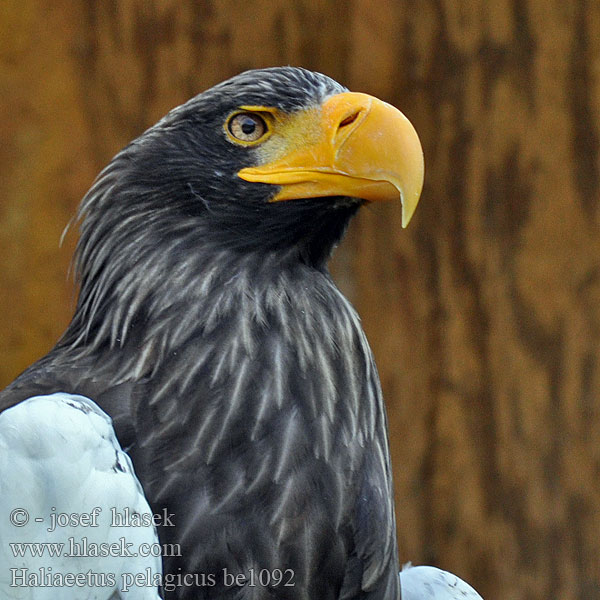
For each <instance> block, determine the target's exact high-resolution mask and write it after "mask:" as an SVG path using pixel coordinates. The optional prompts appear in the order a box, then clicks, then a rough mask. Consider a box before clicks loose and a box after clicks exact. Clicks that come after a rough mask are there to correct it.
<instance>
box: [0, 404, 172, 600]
mask: <svg viewBox="0 0 600 600" xmlns="http://www.w3.org/2000/svg"><path fill="white" fill-rule="evenodd" d="M98 508H99V509H101V510H100V511H98ZM111 508H114V509H115V510H116V511H119V513H123V511H124V510H125V509H127V510H129V512H130V514H134V513H137V514H139V515H143V514H145V515H150V513H151V510H150V507H149V506H148V503H147V501H146V498H145V496H144V493H143V490H142V488H141V486H140V483H139V481H138V480H137V478H136V476H135V473H134V471H133V466H132V464H131V461H130V459H129V457H128V456H127V454H126V453H125V452H123V450H122V449H121V447H120V445H119V443H118V441H117V439H116V436H115V433H114V430H113V427H112V422H111V420H110V418H109V417H108V416H107V415H106V414H105V413H104V412H103V411H102V410H100V408H99V407H98V406H97V405H96V404H94V402H92V401H91V400H89V399H88V398H85V397H83V396H75V395H71V394H66V393H56V394H51V395H48V396H36V397H33V398H29V399H28V400H26V401H24V402H21V403H19V404H17V405H16V406H14V407H12V408H9V409H7V410H5V411H4V412H2V413H1V414H0V597H2V598H10V599H19V600H21V599H35V600H51V599H52V600H56V599H57V598H60V599H61V600H108V599H109V598H122V599H123V600H125V599H127V600H158V598H159V595H158V591H157V587H156V583H155V582H156V581H157V578H160V576H161V559H160V556H149V557H146V556H141V555H140V554H147V553H152V554H156V553H157V551H158V548H159V546H158V538H157V535H156V529H155V527H154V526H153V525H151V524H150V525H148V526H142V527H127V528H123V527H113V526H111V523H112V514H111ZM94 509H96V512H97V513H98V514H97V517H96V518H95V520H94V517H93V511H94ZM13 511H17V512H16V513H14V512H13ZM18 511H21V512H18ZM24 511H26V512H24ZM59 513H60V514H66V515H75V516H76V517H75V518H77V516H78V515H89V516H88V517H83V519H84V521H85V520H86V518H87V525H84V524H83V523H82V524H79V525H78V524H76V523H73V522H71V523H69V524H68V525H66V526H57V527H56V528H55V529H54V531H48V530H49V529H52V521H53V518H52V515H57V514H59ZM11 515H12V519H14V520H15V521H23V520H24V519H25V518H26V515H27V516H28V519H29V520H28V522H27V523H26V524H24V525H22V526H17V525H15V524H14V523H13V522H11ZM64 518H66V517H64ZM36 519H37V520H38V521H39V522H36ZM55 519H56V517H55ZM69 520H71V518H70V517H69ZM93 525H95V526H93ZM84 538H85V539H86V541H87V548H84V546H83V544H84V543H85V542H84ZM121 538H124V540H121ZM23 543H27V544H37V546H26V547H24V546H20V547H19V548H20V551H19V548H18V547H17V546H15V544H23ZM11 544H12V545H11ZM40 544H41V545H40ZM48 544H54V546H48ZM60 544H63V546H60ZM75 544H79V546H76V545H75ZM102 544H104V546H102ZM111 544H115V546H110V545H111ZM126 544H130V545H129V546H126ZM124 548H127V551H124ZM73 550H75V552H73ZM52 552H54V553H56V554H57V555H56V556H50V553H52ZM19 553H21V554H23V555H22V556H19V555H18V554H19ZM36 553H37V554H38V556H34V554H36ZM78 553H79V554H87V556H75V554H78ZM102 553H104V554H109V555H107V556H97V554H102ZM130 553H137V554H138V556H126V555H124V554H130ZM40 554H41V555H40ZM90 554H91V555H90ZM68 574H71V575H68ZM77 574H79V579H76V575H77ZM136 574H143V575H144V576H145V578H144V581H143V584H142V585H132V586H131V587H130V588H129V589H128V590H127V589H125V588H126V587H128V586H126V585H124V584H126V583H128V582H130V581H131V579H130V576H135V575H136ZM111 576H112V578H114V584H112V585H111ZM24 577H26V578H27V579H24ZM48 577H50V579H49V578H48ZM60 577H62V578H63V579H62V580H61V579H60ZM140 577H141V575H140ZM36 578H37V579H36ZM24 581H27V582H32V583H34V584H35V583H38V584H48V583H49V584H50V585H47V586H46V587H42V586H41V585H37V586H36V585H29V584H28V583H26V584H23V583H24ZM61 582H62V583H64V585H63V586H62V587H60V585H57V584H60V583H61ZM151 582H154V583H153V584H152V583H151ZM139 583H142V581H141V580H140V581H139ZM19 584H20V585H19Z"/></svg>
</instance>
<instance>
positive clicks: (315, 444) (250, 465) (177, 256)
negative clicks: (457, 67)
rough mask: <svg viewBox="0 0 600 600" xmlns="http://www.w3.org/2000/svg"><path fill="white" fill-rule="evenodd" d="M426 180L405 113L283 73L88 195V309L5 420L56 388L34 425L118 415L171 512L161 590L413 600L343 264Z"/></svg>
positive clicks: (32, 457)
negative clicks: (350, 242)
mask: <svg viewBox="0 0 600 600" xmlns="http://www.w3.org/2000/svg"><path fill="white" fill-rule="evenodd" d="M423 174H424V166H423V153H422V149H421V145H420V142H419V138H418V136H417V134H416V132H415V129H414V128H413V126H412V125H411V123H410V122H409V121H408V119H407V118H406V117H405V116H404V115H403V114H402V113H401V112H400V111H399V110H397V109H396V108H394V107H393V106H391V105H389V104H387V103H386V102H383V101H381V100H378V99H377V98H374V97H372V96H370V95H367V94H363V93H354V92H349V91H348V90H347V89H346V88H345V87H343V86H342V85H340V84H339V83H337V82H336V81H334V80H332V79H331V78H329V77H327V76H325V75H322V74H319V73H315V72H311V71H308V70H305V69H302V68H295V67H280V68H268V69H259V70H252V71H247V72H244V73H242V74H240V75H237V76H235V77H233V78H231V79H229V80H227V81H225V82H223V83H220V84H218V85H216V86H214V87H213V88H211V89H209V90H207V91H205V92H203V93H201V94H199V95H197V96H196V97H194V98H192V99H191V100H189V101H188V102H186V103H185V104H183V105H181V106H179V107H177V108H175V109H174V110H172V111H171V112H169V113H168V114H167V115H166V116H165V117H164V118H163V119H162V120H160V121H159V122H158V123H157V124H156V125H154V126H153V127H151V128H150V129H148V130H147V131H146V132H145V133H143V134H142V135H141V136H140V137H138V138H137V139H136V140H134V141H133V142H131V143H130V144H129V145H128V146H127V147H125V148H124V149H123V150H122V151H121V152H119V153H118V154H117V155H116V156H115V158H114V159H113V160H112V161H111V162H110V164H109V165H108V166H107V167H106V168H105V169H104V170H103V171H102V172H101V173H100V175H99V176H98V177H97V179H96V181H95V182H94V184H93V185H92V187H91V189H90V190H89V192H88V193H87V194H86V195H85V197H84V198H83V200H82V202H81V205H80V208H79V211H78V213H77V215H76V218H77V220H78V223H79V231H80V237H79V241H78V245H77V248H76V255H75V269H76V273H77V277H78V282H79V293H78V299H77V303H76V307H75V311H74V316H73V318H72V321H71V322H70V324H69V326H68V328H67V329H66V331H65V333H64V335H63V336H62V337H61V339H60V340H59V341H58V342H57V344H56V346H55V347H54V348H53V349H52V350H51V351H50V352H49V353H48V354H47V355H46V356H44V357H43V358H41V359H40V360H39V361H38V362H36V363H35V364H34V365H32V366H31V367H30V368H28V369H27V370H26V371H25V372H24V373H23V374H21V375H20V376H19V377H18V378H17V379H16V380H15V381H14V382H13V383H12V384H10V385H9V386H8V387H7V388H6V389H5V390H4V391H3V392H1V393H0V411H5V412H7V413H8V412H9V410H14V408H17V405H19V403H24V402H29V401H30V400H31V399H33V398H39V397H44V396H46V397H48V396H54V398H55V400H56V394H58V395H59V399H58V400H56V402H55V404H56V405H57V407H58V408H57V412H56V413H55V414H54V413H53V412H52V411H51V410H50V408H51V407H50V406H49V405H48V404H45V405H42V406H43V407H45V408H44V409H43V410H41V412H39V415H41V416H38V417H37V422H38V426H40V427H41V425H43V426H44V427H46V428H50V429H52V428H55V427H58V426H59V422H60V421H61V420H62V419H63V417H61V415H62V414H63V413H64V411H65V410H67V409H68V408H69V407H70V409H71V410H72V411H76V412H79V413H81V415H82V416H86V418H87V417H89V412H90V411H92V412H93V411H95V410H96V409H97V410H98V411H99V413H98V414H96V413H94V414H95V419H96V420H95V421H94V422H100V421H102V419H101V415H102V414H104V413H106V414H107V415H108V416H109V417H110V418H111V419H112V427H113V428H114V432H115V435H116V439H115V440H112V442H111V440H109V437H110V436H109V437H107V435H108V434H106V435H105V434H102V435H100V437H101V438H102V439H103V440H104V442H105V443H109V442H110V443H111V444H112V446H111V447H112V448H113V452H114V457H113V458H114V460H113V463H110V464H111V465H112V467H111V468H112V472H115V469H116V471H119V469H118V468H117V465H118V464H121V465H125V463H126V461H124V459H123V458H122V456H121V454H119V453H120V452H124V453H126V455H127V456H128V457H130V459H131V461H132V463H133V468H134V469H135V474H136V475H137V477H138V478H139V481H140V482H141V486H142V488H143V496H144V497H145V499H146V500H147V502H148V505H149V508H150V510H151V512H152V514H153V515H159V516H160V515H162V514H164V515H166V518H164V519H163V520H162V521H161V520H160V519H158V520H157V522H155V523H154V525H156V526H157V528H158V536H159V540H160V544H161V546H162V547H163V548H171V549H172V550H176V551H171V552H164V553H163V555H162V570H163V574H162V577H163V581H162V583H161V586H162V593H163V594H164V597H165V598H168V599H177V600H186V599H194V600H198V599H202V598H220V599H234V598H235V599H250V598H252V599H263V598H273V597H277V598H281V599H286V598H289V599H292V598H293V599H294V600H308V599H311V600H314V599H316V598H318V599H319V600H334V599H336V600H338V599H340V600H341V599H346V600H350V599H356V600H358V599H359V598H360V599H361V600H379V599H382V600H383V599H385V600H388V599H397V598H399V597H400V588H399V586H400V579H399V576H398V571H399V563H398V549H397V542H396V527H395V517H394V505H393V489H392V473H391V467H390V457H389V450H388V433H387V422H386V411H385V406H384V401H383V398H382V393H381V387H380V383H379V379H378V375H377V369H376V366H375V363H374V360H373V356H372V353H371V350H370V348H369V345H368V342H367V339H366V337H365V334H364V332H363V330H362V328H361V325H360V320H359V318H358V316H357V314H356V312H355V310H354V309H353V307H352V306H351V305H350V303H349V302H348V300H347V299H346V298H345V297H344V296H343V295H342V293H341V292H340V291H339V290H338V288H337V287H336V285H335V283H334V282H333V280H332V278H331V276H330V274H329V272H328V268H327V263H328V260H329V258H330V256H331V254H332V252H333V250H334V248H335V247H336V245H337V244H338V243H339V242H340V240H341V238H342V237H343V235H344V232H345V231H346V228H347V226H348V224H349V222H350V220H351V219H352V217H353V216H354V215H355V214H356V213H357V211H358V210H359V209H360V207H361V206H363V205H364V204H367V203H370V202H376V201H380V200H400V201H401V202H402V224H403V226H406V225H407V224H408V222H409V221H410V219H411V217H412V215H413V212H414V210H415V208H416V205H417V202H418V200H419V196H420V193H421V189H422V185H423ZM81 398H83V399H84V400H82V399H81ZM86 399H87V400H86ZM88 400H89V401H91V402H92V403H93V406H94V407H96V408H91V407H90V405H89V404H87V403H86V402H87V401H88ZM65 402H66V403H67V404H66V405H65ZM11 407H12V408H11ZM34 412H36V411H34ZM3 414H4V413H3ZM11 414H14V413H11ZM36 414H38V413H37V412H36ZM53 414H54V416H53ZM32 418H33V417H32ZM78 418H79V417H78ZM15 419H16V417H11V419H10V421H11V422H14V420H15ZM16 420H17V421H19V420H18V419H16ZM40 420H41V421H42V423H40ZM20 422H23V419H21V421H20ZM24 422H27V419H24ZM81 422H82V423H84V422H85V423H91V421H89V420H86V421H81ZM82 426H83V425H82ZM44 427H41V430H42V431H43V429H44ZM86 427H87V426H86ZM69 430H71V431H73V435H76V433H75V432H76V430H77V427H75V426H73V427H71V428H70V429H67V431H69ZM11 431H12V429H11ZM17 433H18V428H17ZM13 434H15V432H14V431H13ZM15 435H16V434H15ZM23 435H26V432H23ZM38 435H39V434H38ZM42 435H44V436H45V435H46V433H43V434H42ZM65 435H66V434H65ZM33 437H35V436H33ZM55 437H60V436H55ZM63 438H64V435H63ZM7 439H10V436H9V438H7ZM90 439H91V437H90ZM94 439H96V438H94ZM117 440H118V444H117V443H116V441H117ZM19 447H20V446H19V444H18V442H17V441H14V442H12V443H9V444H8V445H7V447H6V452H9V453H10V452H11V451H13V450H14V451H15V452H16V451H17V449H18V448H19ZM69 447H70V445H67V447H66V448H65V450H64V452H67V451H68V448H69ZM77 447H78V446H77V444H73V448H72V450H73V453H77V452H78V451H77ZM99 447H100V444H99ZM102 447H104V446H102ZM3 452H4V450H3ZM26 456H28V457H29V459H28V460H29V461H32V462H33V463H36V461H37V467H39V466H40V464H41V462H40V461H42V460H43V456H42V454H41V453H40V452H33V451H31V452H29V454H26ZM65 460H66V458H65ZM108 464H109V463H107V465H108ZM30 466H32V465H30ZM37 467H36V468H37ZM107 469H108V467H107ZM65 470H66V471H68V470H69V469H68V467H64V466H63V467H61V471H65ZM109 470H110V469H109ZM125 470H126V471H127V472H128V473H130V475H131V476H132V477H133V471H131V472H130V471H129V468H126V469H125ZM30 472H33V471H29V470H27V469H24V471H23V476H24V477H25V476H27V475H28V474H30ZM45 473H46V474H45V477H46V478H47V481H45V480H44V479H43V478H42V479H41V480H40V477H37V479H36V481H37V483H38V488H37V489H38V491H37V492H35V491H33V490H32V491H31V492H30V494H33V495H35V494H36V493H38V494H43V493H46V492H47V490H48V485H46V483H47V482H48V481H54V480H55V478H56V477H58V476H59V475H60V474H59V473H55V472H53V471H52V469H51V465H50V466H47V468H46V471H45ZM69 477H70V478H71V479H73V477H72V473H69ZM13 479H14V478H13ZM75 479H76V478H75ZM40 481H41V483H40ZM42 484H43V485H42ZM8 485H9V483H6V482H0V492H1V494H0V496H1V497H4V488H5V487H6V486H8ZM81 485H82V486H85V485H87V480H86V479H85V478H84V477H83V475H81ZM93 489H94V488H93V487H92V491H93ZM65 493H66V492H65ZM98 493H99V492H98ZM13 496H14V494H13ZM103 497H105V496H103ZM108 498H110V495H109V496H108ZM118 500H119V498H117V499H115V502H117V501H118ZM59 501H60V498H58V499H56V502H59ZM107 501H108V500H107ZM122 501H123V502H125V504H127V506H132V507H134V506H138V505H139V503H140V500H139V499H136V498H129V499H127V498H125V499H123V500H122ZM48 502H50V501H48ZM9 508H12V507H7V506H6V501H5V503H4V506H3V509H6V510H7V511H8V509H9ZM54 508H56V510H57V511H58V510H59V508H58V507H55V506H54ZM139 510H142V509H140V508H138V511H139ZM2 518H3V519H4V518H5V516H4V515H3V517H2ZM1 531H5V530H1ZM261 575H262V578H261V577H260V576H261ZM280 575H281V576H280ZM227 576H231V577H233V579H231V578H228V577H227ZM165 582H171V583H172V584H173V585H165ZM109 596H110V595H109ZM32 597H38V596H35V595H34V596H32ZM61 597H62V596H61ZM115 597H120V596H119V595H118V594H117V596H115ZM122 597H123V598H125V597H126V595H123V596H122ZM98 598H102V596H98Z"/></svg>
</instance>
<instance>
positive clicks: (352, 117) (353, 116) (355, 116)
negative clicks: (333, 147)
mask: <svg viewBox="0 0 600 600" xmlns="http://www.w3.org/2000/svg"><path fill="white" fill-rule="evenodd" d="M359 114H360V110H357V111H356V112H353V113H352V114H351V115H348V116H347V117H346V118H345V119H343V120H342V122H341V123H340V124H339V127H338V129H341V128H342V127H346V126H347V125H350V124H351V123H354V121H356V119H358V115H359Z"/></svg>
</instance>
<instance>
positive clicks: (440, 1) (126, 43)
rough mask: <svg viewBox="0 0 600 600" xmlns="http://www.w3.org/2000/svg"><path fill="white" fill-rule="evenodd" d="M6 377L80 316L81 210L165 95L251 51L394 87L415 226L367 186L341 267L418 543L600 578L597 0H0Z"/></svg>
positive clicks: (359, 87)
mask: <svg viewBox="0 0 600 600" xmlns="http://www.w3.org/2000/svg"><path fill="white" fill-rule="evenodd" d="M0 27H1V31H2V35H1V36H0V89H1V94H0V142H1V143H0V356H1V357H2V361H0V384H1V385H3V384H6V383H8V382H9V381H10V380H11V379H12V378H13V377H14V376H15V375H17V373H18V372H19V371H21V370H22V369H23V368H24V367H25V366H27V365H28V364H29V363H30V362H32V361H33V360H34V359H35V358H37V357H39V356H40V355H42V354H43V353H44V352H45V351H46V350H48V349H49V348H50V347H51V345H52V344H53V342H54V341H55V340H56V339H57V337H58V335H59V334H60V332H61V331H62V330H63V328H64V326H65V325H66V323H67V322H68V319H69V316H70V313H71V309H72V306H73V297H74V296H73V294H74V293H73V289H72V285H71V283H70V282H69V280H68V279H67V278H66V275H65V274H66V272H67V268H68V264H69V260H70V255H71V252H72V248H73V243H74V241H75V236H74V234H70V235H69V236H68V237H67V239H66V241H65V244H64V245H63V247H62V248H61V249H59V248H58V241H59V237H60V234H61V231H62V229H63V228H64V226H65V224H66V223H67V221H68V220H69V218H70V217H71V215H72V214H73V211H74V209H75V207H76V205H77V203H78V201H79V199H80V198H81V196H82V195H83V193H84V192H85V190H86V189H87V188H88V187H89V185H90V183H91V181H92V179H93V177H94V176H95V174H96V173H97V172H98V171H99V169H100V168H101V167H102V166H103V165H104V164H105V163H106V162H107V161H108V160H109V159H110V158H111V156H112V155H113V154H114V153H115V152H116V151H117V150H118V149H119V148H120V147H121V146H123V145H124V144H125V143H126V142H127V141H129V140H130V139H132V138H133V137H134V136H136V135H138V134H139V133H141V132H142V131H143V130H144V128H146V127H147V126H149V125H150V124H152V123H153V122H154V121H155V120H157V119H158V118H159V117H160V116H161V115H162V114H164V113H165V112H166V111H167V110H168V109H170V108H171V107H173V106H175V105H176V104H178V103H180V102H182V101H184V100H186V99H187V98H188V97H189V96H191V95H193V94H195V93H197V92H199V91H201V90H203V89H205V88H207V87H209V86H211V85H212V84H214V83H216V82H218V81H220V80H222V79H224V78H226V77H228V76H230V75H233V74H235V73H237V72H239V71H241V70H244V69H247V68H252V67H259V66H268V65H279V64H294V65H302V66H305V67H308V68H312V69H316V70H319V71H323V72H325V73H327V74H329V75H331V76H333V77H334V78H336V79H338V80H340V81H342V82H344V83H345V84H346V85H348V86H349V87H351V88H352V89H353V90H355V91H365V92H370V93H372V94H375V95H378V96H380V97H382V98H383V99H385V100H388V101H390V102H392V103H394V104H396V105H397V106H399V107H400V108H401V109H402V110H403V111H404V112H405V113H406V114H407V115H408V116H409V118H410V119H411V120H412V121H413V123H414V124H415V126H416V128H417V130H418V131H419V132H420V134H421V137H422V142H423V145H424V149H425V157H426V165H427V175H426V185H425V190H424V194H423V198H422V202H421V205H420V207H419V209H418V210H417V213H416V216H415V218H414V220H413V222H412V223H411V226H410V228H409V229H408V230H407V231H406V232H403V231H401V228H400V207H399V205H397V206H393V205H388V206H377V207H373V208H372V209H367V210H365V211H363V212H362V214H361V215H360V216H359V218H358V219H357V220H356V221H355V223H354V225H353V227H352V229H351V231H350V234H349V237H348V239H347V241H346V243H345V245H344V246H343V247H342V248H341V249H340V251H339V253H338V256H337V258H336V262H335V265H334V272H335V273H336V276H337V278H338V280H339V281H340V283H341V285H342V287H343V288H344V290H345V291H346V292H347V293H348V295H349V296H350V298H351V299H352V301H353V302H354V303H355V305H356V306H357V307H358V309H359V312H360V313H361V315H362V316H363V320H364V326H365V328H366V330H367V333H368V335H369V338H370V340H371V343H372V345H373V348H374V351H375V354H376V357H377V362H378V365H379V368H380V371H381V376H382V381H383V386H384V392H385V395H386V399H387V403H388V407H389V415H390V428H391V437H392V439H391V444H392V453H393V461H394V471H395V482H396V502H397V516H398V538H399V543H400V552H401V560H403V561H404V560H409V559H410V560H413V561H414V562H417V563H422V562H427V563H434V564H437V565H439V566H441V567H444V568H446V569H451V570H453V571H455V572H457V573H458V574H460V575H461V576H463V577H464V578H466V579H467V580H469V581H471V582H472V583H473V584H474V585H475V586H476V587H477V588H478V589H479V590H480V592H481V593H482V594H483V595H484V597H485V598H486V600H495V599H503V600H513V599H515V600H522V599H532V600H533V599H536V600H542V599H555V598H556V599H560V600H574V599H578V600H595V599H600V347H599V346H600V230H599V228H600V218H599V207H600V204H599V196H598V194H599V186H600V177H599V169H600V164H599V155H598V149H599V144H600V138H599V136H600V131H599V122H600V3H598V2H595V1H594V0H571V1H570V2H569V1H566V2H565V1H564V0H372V1H369V0H347V1H344V0H339V1H333V0H244V2H240V1H235V0H221V1H217V0H213V1H208V0H195V1H192V0H188V1H181V0H161V1H150V0H135V1H133V0H132V1H126V0H124V1H117V0H103V1H101V2H90V1H88V0H79V1H77V0H2V2H1V3H0Z"/></svg>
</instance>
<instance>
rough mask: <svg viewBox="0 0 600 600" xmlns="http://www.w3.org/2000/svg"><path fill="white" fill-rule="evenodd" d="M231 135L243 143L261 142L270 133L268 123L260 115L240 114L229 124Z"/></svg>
mask: <svg viewBox="0 0 600 600" xmlns="http://www.w3.org/2000/svg"><path fill="white" fill-rule="evenodd" d="M228 129H229V133H230V134H231V136H233V138H235V140H239V141H241V142H249V143H251V142H259V141H261V138H262V137H263V136H264V135H265V134H266V133H267V132H268V127H267V123H266V121H265V120H264V119H263V117H262V116H261V115H259V114H258V113H249V112H246V113H238V114H236V115H234V116H233V117H232V118H231V119H230V121H229V123H228Z"/></svg>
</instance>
